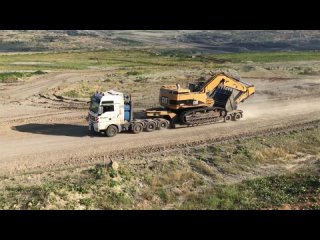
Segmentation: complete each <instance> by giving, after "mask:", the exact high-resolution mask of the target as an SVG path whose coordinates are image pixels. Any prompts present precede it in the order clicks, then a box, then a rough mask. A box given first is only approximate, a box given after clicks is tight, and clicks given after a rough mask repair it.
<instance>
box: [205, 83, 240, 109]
mask: <svg viewBox="0 0 320 240" xmlns="http://www.w3.org/2000/svg"><path fill="white" fill-rule="evenodd" d="M210 97H211V98H213V100H214V106H215V107H221V108H225V109H226V110H227V111H232V110H236V109H237V104H236V102H235V96H234V91H233V90H232V89H228V88H224V87H219V88H218V89H217V90H216V91H215V92H214V93H213V94H212V96H210Z"/></svg>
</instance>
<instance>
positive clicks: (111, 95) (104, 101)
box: [89, 90, 132, 136]
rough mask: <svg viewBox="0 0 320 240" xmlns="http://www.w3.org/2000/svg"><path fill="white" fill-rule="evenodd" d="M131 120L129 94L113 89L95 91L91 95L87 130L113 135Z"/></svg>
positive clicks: (123, 128)
mask: <svg viewBox="0 0 320 240" xmlns="http://www.w3.org/2000/svg"><path fill="white" fill-rule="evenodd" d="M131 120H132V114H131V100H130V96H128V95H125V94H123V93H120V92H116V91H114V90H111V91H108V92H104V93H96V94H94V95H93V96H92V97H91V103H90V108H89V130H90V131H94V132H104V133H105V134H106V135H108V136H114V135H116V133H117V132H121V131H123V130H127V128H126V126H127V125H128V123H129V122H130V121H131Z"/></svg>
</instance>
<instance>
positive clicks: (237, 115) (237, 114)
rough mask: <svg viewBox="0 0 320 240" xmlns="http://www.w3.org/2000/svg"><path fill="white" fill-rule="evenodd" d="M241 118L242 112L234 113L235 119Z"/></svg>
mask: <svg viewBox="0 0 320 240" xmlns="http://www.w3.org/2000/svg"><path fill="white" fill-rule="evenodd" d="M240 118H241V114H240V113H236V114H235V115H234V120H235V121H237V120H239V119H240Z"/></svg>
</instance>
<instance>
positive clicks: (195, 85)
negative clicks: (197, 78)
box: [189, 82, 205, 92]
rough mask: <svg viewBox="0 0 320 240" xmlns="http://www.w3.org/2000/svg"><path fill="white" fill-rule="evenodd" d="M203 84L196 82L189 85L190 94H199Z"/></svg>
mask: <svg viewBox="0 0 320 240" xmlns="http://www.w3.org/2000/svg"><path fill="white" fill-rule="evenodd" d="M204 84H205V82H196V83H189V90H190V92H199V91H200V90H201V88H202V87H203V85H204Z"/></svg>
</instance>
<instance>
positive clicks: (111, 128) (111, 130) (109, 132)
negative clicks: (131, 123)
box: [106, 125, 118, 137]
mask: <svg viewBox="0 0 320 240" xmlns="http://www.w3.org/2000/svg"><path fill="white" fill-rule="evenodd" d="M117 133H118V129H117V127H116V126H114V125H110V126H109V127H108V129H107V131H106V135H107V137H114V136H115V135H117Z"/></svg>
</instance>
